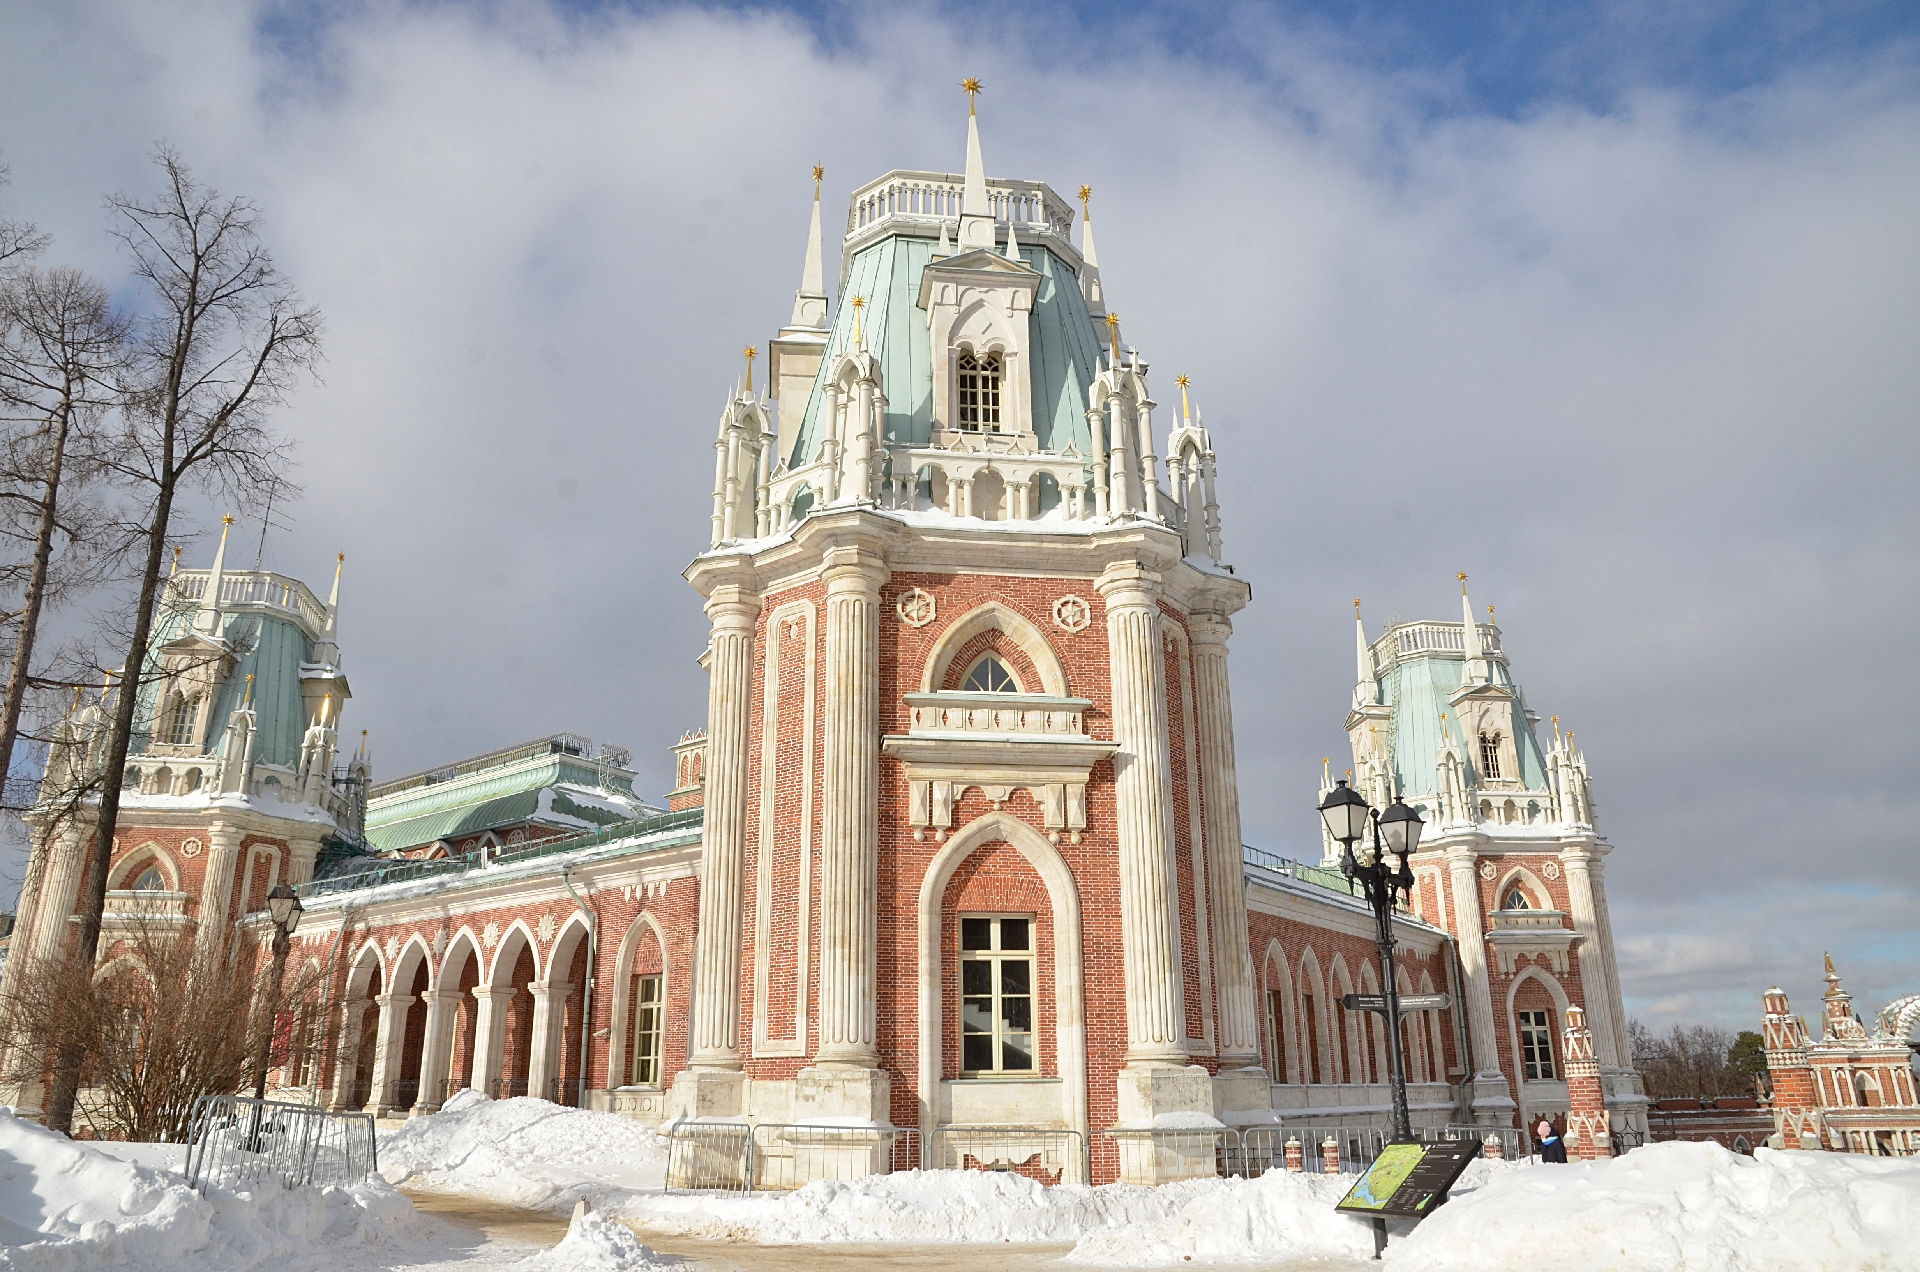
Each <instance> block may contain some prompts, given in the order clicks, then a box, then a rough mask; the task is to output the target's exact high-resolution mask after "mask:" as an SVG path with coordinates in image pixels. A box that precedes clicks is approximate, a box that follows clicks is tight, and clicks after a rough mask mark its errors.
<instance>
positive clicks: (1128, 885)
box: [1095, 562, 1187, 1066]
mask: <svg viewBox="0 0 1920 1272" xmlns="http://www.w3.org/2000/svg"><path fill="white" fill-rule="evenodd" d="M1159 584H1160V579H1159V576H1158V575H1156V574H1153V573H1151V572H1150V571H1148V570H1145V569H1142V568H1141V567H1140V566H1139V565H1137V564H1135V563H1133V562H1127V563H1125V564H1119V565H1113V566H1109V567H1108V568H1107V570H1106V571H1105V572H1103V573H1102V574H1101V576H1100V578H1099V580H1098V581H1097V582H1096V583H1095V586H1096V587H1098V588H1099V589H1100V594H1101V595H1102V596H1104V597H1105V598H1106V601H1107V661H1108V664H1109V669H1110V674H1111V676H1112V681H1113V739H1114V741H1115V742H1117V743H1119V744H1120V750H1119V753H1118V754H1116V755H1115V756H1114V789H1115V796H1116V809H1115V820H1116V825H1115V827H1114V829H1115V831H1116V833H1117V835H1118V837H1119V840H1120V943H1121V952H1122V958H1123V961H1124V965H1125V972H1126V989H1127V1063H1128V1065H1130V1066H1131V1065H1149V1066H1151V1065H1165V1064H1174V1065H1184V1064H1185V1063H1186V1062H1187V1051H1186V1043H1185V1038H1184V1034H1185V1030H1186V1008H1185V1004H1184V1001H1183V997H1182V982H1181V970H1180V959H1179V944H1178V940H1177V937H1176V933H1175V926H1174V919H1175V914H1174V909H1175V907H1174V898H1175V895H1176V888H1175V882H1174V880H1175V876H1174V864H1173V829H1172V824H1171V821H1170V818H1171V815H1172V807H1171V802H1170V800H1169V798H1168V794H1169V792H1170V791H1171V789H1172V786H1173V777H1172V769H1171V764H1170V760H1169V756H1168V750H1167V694H1166V671H1165V666H1164V664H1163V663H1162V661H1161V656H1160V612H1159V594H1160V587H1159Z"/></svg>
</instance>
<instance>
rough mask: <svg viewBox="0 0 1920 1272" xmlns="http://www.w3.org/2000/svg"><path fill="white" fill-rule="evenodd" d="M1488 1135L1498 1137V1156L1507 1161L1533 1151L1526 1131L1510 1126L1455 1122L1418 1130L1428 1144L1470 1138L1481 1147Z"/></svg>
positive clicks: (1518, 1158)
mask: <svg viewBox="0 0 1920 1272" xmlns="http://www.w3.org/2000/svg"><path fill="white" fill-rule="evenodd" d="M1489 1135H1491V1136H1495V1137H1497V1138H1498V1139H1499V1141H1500V1156H1502V1157H1503V1158H1505V1159H1506V1160H1507V1161H1510V1162H1514V1161H1519V1160H1520V1159H1521V1158H1522V1157H1526V1156H1529V1155H1531V1153H1532V1152H1533V1148H1532V1145H1531V1144H1530V1143H1529V1142H1528V1138H1527V1133H1526V1132H1525V1131H1522V1130H1519V1129H1517V1128H1515V1127H1511V1126H1467V1125H1462V1124H1455V1125H1452V1126H1447V1127H1444V1128H1442V1127H1432V1126H1429V1127H1426V1128H1424V1129H1423V1130H1421V1132H1420V1138H1421V1140H1423V1141H1424V1142H1426V1143H1429V1144H1433V1143H1437V1142H1439V1141H1440V1140H1472V1141H1473V1142H1474V1143H1476V1144H1479V1145H1481V1146H1482V1148H1483V1149H1484V1146H1485V1145H1486V1142H1487V1137H1488V1136H1489Z"/></svg>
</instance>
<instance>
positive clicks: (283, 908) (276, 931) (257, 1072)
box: [253, 883, 305, 1118]
mask: <svg viewBox="0 0 1920 1272" xmlns="http://www.w3.org/2000/svg"><path fill="white" fill-rule="evenodd" d="M304 910H305V907H304V906H302V905H301V904H300V896H299V894H298V893H296V892H295V891H294V890H293V889H292V888H289V887H288V886H287V885H286V884H284V883H282V884H280V885H279V886H277V887H276V888H274V890H273V891H272V892H269V893H267V916H268V917H269V918H271V919H272V920H273V970H272V971H271V972H269V973H267V1020H266V1026H265V1028H264V1029H263V1031H262V1035H263V1036H262V1037H261V1039H260V1050H259V1053H258V1054H257V1055H256V1056H255V1057H254V1062H253V1098H254V1099H256V1100H264V1099H266V1098H267V1052H268V1050H269V1049H270V1048H271V1047H272V1045H273V1026H274V1022H275V1021H276V1020H277V1019H278V1018H279V1015H280V982H281V980H282V979H283V978H284V977H285V975H286V971H287V951H288V950H290V949H292V948H293V930H294V929H295V928H297V927H299V926H300V915H301V914H302V913H303V911H304ZM254 1116H255V1117H256V1118H257V1117H258V1116H259V1111H258V1110H257V1109H256V1110H255V1113H254Z"/></svg>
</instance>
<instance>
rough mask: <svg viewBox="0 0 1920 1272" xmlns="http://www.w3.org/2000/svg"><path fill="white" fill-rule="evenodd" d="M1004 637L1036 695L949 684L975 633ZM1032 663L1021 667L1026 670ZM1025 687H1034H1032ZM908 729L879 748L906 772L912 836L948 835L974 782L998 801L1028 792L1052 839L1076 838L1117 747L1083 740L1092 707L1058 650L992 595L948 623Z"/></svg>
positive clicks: (914, 700) (913, 702)
mask: <svg viewBox="0 0 1920 1272" xmlns="http://www.w3.org/2000/svg"><path fill="white" fill-rule="evenodd" d="M988 633H998V634H999V637H1000V639H1002V640H1004V641H1005V642H1006V645H1007V647H1008V653H1009V654H1017V655H1018V658H1016V659H1015V661H1021V660H1024V662H1025V664H1026V667H1030V668H1031V669H1032V673H1033V676H1034V678H1035V679H1037V680H1038V682H1039V688H1040V689H1041V690H1042V692H1039V693H1007V692H996V691H969V690H965V689H943V688H940V686H942V685H945V684H947V683H948V682H949V680H950V678H951V677H953V676H954V675H956V674H964V672H965V671H966V667H964V666H962V667H959V668H958V669H957V670H956V668H955V664H956V663H957V662H959V661H960V660H962V659H963V658H965V659H967V660H969V661H968V665H971V659H972V658H973V657H974V656H975V655H976V654H978V653H979V652H980V651H979V649H977V648H975V645H976V638H978V637H980V636H983V635H986V634H988ZM1025 669H1026V668H1018V669H1016V671H1023V670H1025ZM1027 687H1029V688H1030V687H1032V686H1031V685H1028V686H1027ZM906 703H907V718H908V725H907V732H906V733H905V734H891V735H889V736H888V737H886V738H885V739H883V740H882V742H881V749H882V750H883V751H884V752H885V753H886V754H888V755H890V756H893V757H894V758H895V759H898V760H900V761H901V763H902V765H903V767H904V768H905V769H906V776H907V782H908V790H909V793H910V801H909V805H908V813H909V820H910V821H911V824H912V825H913V828H914V838H915V839H919V840H925V839H927V838H928V837H932V838H933V839H935V840H937V841H944V840H945V839H946V837H947V834H948V832H949V830H950V829H951V827H952V825H953V805H954V802H955V801H956V800H957V799H958V798H959V796H960V794H961V793H962V792H963V791H965V790H966V789H967V787H969V786H978V787H980V788H981V789H982V790H984V791H985V792H986V795H987V798H988V799H990V800H992V801H993V802H994V804H995V805H996V806H998V805H1000V804H1002V803H1004V802H1005V801H1006V800H1007V799H1008V798H1009V797H1010V796H1011V795H1012V793H1013V792H1014V791H1015V790H1021V789H1023V790H1026V791H1028V792H1029V793H1030V794H1032V796H1033V798H1034V802H1035V803H1037V804H1039V805H1040V807H1041V809H1042V810H1043V811H1044V814H1045V825H1046V830H1047V837H1048V838H1049V839H1051V840H1052V841H1053V842H1055V843H1058V842H1059V841H1060V838H1061V836H1063V835H1064V836H1066V837H1067V838H1069V839H1070V840H1072V841H1073V842H1075V843H1078V842H1079V839H1080V832H1081V831H1083V830H1085V829H1086V826H1087V775H1088V774H1089V773H1090V772H1091V771H1092V769H1093V766H1094V765H1095V764H1097V763H1099V762H1100V761H1101V760H1103V759H1105V758H1106V757H1107V756H1109V755H1111V754H1113V752H1114V751H1115V750H1117V749H1118V746H1117V744H1115V743H1112V742H1101V741H1096V740H1095V739H1093V738H1090V737H1088V736H1087V732H1086V713H1087V710H1088V709H1089V708H1090V707H1092V705H1093V703H1092V702H1090V701H1089V700H1087V699H1085V698H1073V697H1069V696H1067V677H1066V672H1065V669H1064V668H1063V667H1062V666H1061V663H1060V658H1059V655H1057V654H1056V653H1054V650H1053V646H1052V645H1051V644H1050V643H1049V642H1048V640H1047V638H1046V636H1045V635H1044V634H1042V632H1041V630H1040V628H1039V626H1038V625H1037V624H1035V623H1034V622H1033V621H1032V620H1030V619H1028V618H1027V617H1025V616H1024V615H1022V614H1021V613H1019V611H1017V610H1015V609H1013V608H1012V607H1011V606H1009V605H1005V604H1003V603H1001V602H999V601H988V602H987V603H986V604H984V605H980V606H978V607H976V608H974V609H972V610H970V611H968V612H967V613H966V614H963V615H961V616H960V617H958V618H956V619H955V620H953V621H952V622H951V623H949V624H948V625H947V627H946V629H945V630H944V631H942V632H941V633H940V636H939V638H938V639H937V640H936V641H935V642H934V646H933V650H932V652H931V653H930V654H929V655H928V656H927V661H926V665H925V666H924V667H923V668H922V670H921V676H920V692H919V693H909V694H907V695H906Z"/></svg>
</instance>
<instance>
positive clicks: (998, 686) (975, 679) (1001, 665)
mask: <svg viewBox="0 0 1920 1272" xmlns="http://www.w3.org/2000/svg"><path fill="white" fill-rule="evenodd" d="M960 692H961V693H993V694H1005V693H1023V692H1025V687H1024V686H1023V685H1021V683H1020V677H1019V675H1018V674H1017V673H1016V672H1015V671H1014V670H1013V668H1011V667H1009V666H1007V662H1006V660H1005V659H1004V658H1002V657H1000V655H999V654H997V653H995V652H994V651H993V650H991V649H989V650H988V651H986V652H985V653H983V654H981V655H980V656H979V657H978V658H976V659H974V660H973V665H972V666H971V667H969V668H967V674H966V675H964V676H962V677H961V678H960ZM915 696H916V697H919V696H923V695H915Z"/></svg>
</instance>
